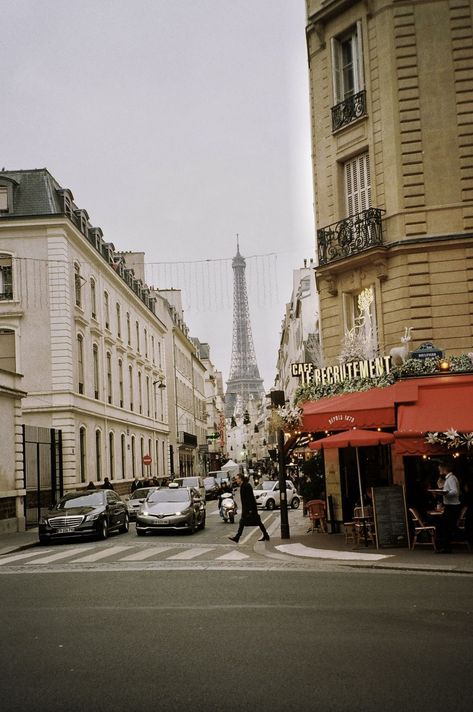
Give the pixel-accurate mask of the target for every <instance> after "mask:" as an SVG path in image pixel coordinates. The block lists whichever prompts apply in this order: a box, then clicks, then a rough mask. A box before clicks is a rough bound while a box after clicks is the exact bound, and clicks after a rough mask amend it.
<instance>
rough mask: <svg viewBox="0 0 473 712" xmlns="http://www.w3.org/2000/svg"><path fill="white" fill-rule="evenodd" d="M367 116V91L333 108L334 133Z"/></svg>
mask: <svg viewBox="0 0 473 712" xmlns="http://www.w3.org/2000/svg"><path fill="white" fill-rule="evenodd" d="M362 116H366V90H365V89H362V91H359V92H358V94H354V95H353V96H350V97H348V99H345V100H344V101H341V102H340V103H339V104H337V105H336V106H333V107H332V132H333V131H337V130H338V129H341V128H342V126H348V124H351V123H352V121H356V119H361V117H362Z"/></svg>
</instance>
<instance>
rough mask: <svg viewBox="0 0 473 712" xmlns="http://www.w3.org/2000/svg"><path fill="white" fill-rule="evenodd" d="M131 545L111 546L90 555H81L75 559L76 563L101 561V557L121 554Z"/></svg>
mask: <svg viewBox="0 0 473 712" xmlns="http://www.w3.org/2000/svg"><path fill="white" fill-rule="evenodd" d="M129 548H130V547H128V546H110V547H109V548H107V549H102V550H100V551H97V552H96V553H95V554H89V555H88V556H81V557H80V558H79V559H74V563H77V564H88V563H92V562H94V561H99V559H106V558H107V557H109V556H113V555H114V554H119V553H121V552H122V551H127V550H128V549H129Z"/></svg>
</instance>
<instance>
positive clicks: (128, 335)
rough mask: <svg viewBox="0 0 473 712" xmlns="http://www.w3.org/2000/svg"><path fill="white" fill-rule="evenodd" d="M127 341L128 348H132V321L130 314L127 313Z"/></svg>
mask: <svg viewBox="0 0 473 712" xmlns="http://www.w3.org/2000/svg"><path fill="white" fill-rule="evenodd" d="M126 340H127V343H128V346H131V321H130V312H127V313H126Z"/></svg>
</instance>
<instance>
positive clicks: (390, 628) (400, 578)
mask: <svg viewBox="0 0 473 712" xmlns="http://www.w3.org/2000/svg"><path fill="white" fill-rule="evenodd" d="M0 583H1V589H0V602H1V606H0V630H1V632H2V633H1V636H0V659H1V661H2V662H1V666H0V677H1V682H0V689H1V700H2V708H3V709H5V710H9V711H14V712H23V711H25V712H26V710H29V711H30V712H39V711H41V712H42V711H43V710H44V712H56V711H58V712H59V711H60V712H63V711H64V710H70V711H71V712H75V711H76V710H77V711H79V710H80V711H81V712H82V711H83V710H93V711H97V712H101V711H102V710H103V711H105V710H107V712H109V711H112V710H113V711H114V712H121V711H122V710H123V711H125V710H127V711H129V712H135V711H136V712H142V711H143V710H169V711H170V712H181V711H184V710H192V711H193V712H201V711H202V712H204V710H205V712H209V711H212V710H218V711H222V712H227V711H228V712H233V710H235V711H238V712H246V711H248V712H255V711H256V710H262V711H263V710H273V711H275V712H278V711H279V710H281V711H282V710H284V712H287V711H288V710H304V712H310V711H312V710H314V711H315V710H316V711H317V712H331V711H337V712H338V711H343V712H345V711H347V712H357V711H359V712H371V710H373V711H374V710H376V711H377V712H379V711H380V710H387V711H388V712H389V711H390V710H393V711H394V710H396V711H398V710H403V711H405V712H409V711H410V710H412V711H413V712H414V711H415V712H424V710H425V712H437V710H438V711H439V712H440V710H441V711H442V712H445V711H447V710H448V711H449V710H455V712H463V711H465V712H471V709H472V707H473V703H472V701H473V679H472V675H471V651H472V649H473V646H472V643H473V625H472V622H473V596H472V588H471V578H470V577H466V576H465V577H462V576H454V575H449V576H444V575H439V574H424V573H422V574H417V573H416V574H413V573H412V574H411V573H406V572H403V573H391V572H380V571H377V572H376V571H371V570H370V571H343V572H339V573H334V572H330V571H327V572H324V571H308V572H301V571H290V570H281V571H249V570H248V571H229V570H225V569H222V570H221V571H218V570H212V571H200V570H196V571H167V570H165V571H160V570H153V571H144V570H137V571H130V570H128V569H123V570H120V571H109V570H106V569H104V570H102V571H100V570H94V571H85V570H83V571H80V572H56V573H55V572H45V573H43V572H37V573H34V574H30V573H28V572H27V570H25V571H24V572H22V573H15V572H11V573H10V574H9V575H5V576H2V577H1V580H0Z"/></svg>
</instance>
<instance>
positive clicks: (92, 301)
mask: <svg viewBox="0 0 473 712" xmlns="http://www.w3.org/2000/svg"><path fill="white" fill-rule="evenodd" d="M90 308H91V313H92V319H96V318H97V290H96V288H95V279H94V278H93V277H91V278H90Z"/></svg>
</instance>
